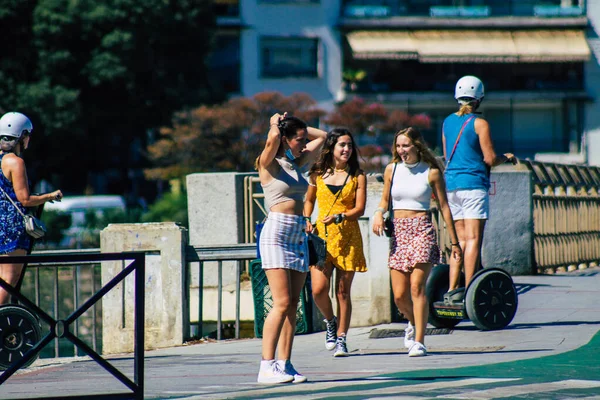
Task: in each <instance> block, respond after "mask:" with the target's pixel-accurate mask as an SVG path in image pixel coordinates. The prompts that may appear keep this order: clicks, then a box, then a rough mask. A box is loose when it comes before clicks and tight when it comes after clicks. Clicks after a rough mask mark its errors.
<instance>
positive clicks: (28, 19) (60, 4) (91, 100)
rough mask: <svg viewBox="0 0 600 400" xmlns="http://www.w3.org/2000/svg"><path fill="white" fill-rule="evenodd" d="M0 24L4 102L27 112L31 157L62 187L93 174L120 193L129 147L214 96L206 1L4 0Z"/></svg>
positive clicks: (136, 159) (135, 164)
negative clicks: (207, 61)
mask: <svg viewBox="0 0 600 400" xmlns="http://www.w3.org/2000/svg"><path fill="white" fill-rule="evenodd" d="M0 25H1V26H2V27H3V28H4V29H6V32H5V33H3V40H2V41H1V42H0V54H2V57H1V58H0V99H2V100H0V108H2V109H4V110H10V109H17V110H21V111H23V112H25V113H27V114H29V115H31V117H32V119H33V122H34V126H35V131H36V133H35V134H34V141H33V142H32V147H31V150H30V151H28V154H27V157H28V165H29V166H30V167H32V166H33V167H39V168H34V169H35V170H36V171H37V172H38V174H37V176H36V178H38V179H41V178H45V179H49V180H50V181H54V182H57V181H59V182H60V185H61V188H62V189H64V190H67V191H69V190H71V191H79V192H80V191H82V189H83V188H84V187H85V186H86V184H89V183H91V182H89V174H90V173H94V172H96V173H104V174H106V175H107V176H109V177H110V176H113V177H114V183H115V185H114V186H109V187H107V188H106V190H107V191H113V192H123V191H124V190H125V188H127V187H129V184H128V183H127V179H126V178H127V176H128V175H131V174H132V172H131V170H130V169H131V168H140V167H141V166H144V165H145V161H144V158H143V157H142V156H141V154H140V152H139V151H135V150H134V151H133V152H132V149H136V148H137V149H143V148H144V147H145V144H146V138H147V136H148V133H149V132H151V131H152V129H154V128H157V127H160V126H164V125H168V124H169V123H170V121H171V117H172V113H173V112H174V111H175V110H181V109H185V108H187V107H190V106H197V105H198V104H200V103H201V102H204V101H207V100H208V99H210V98H211V93H212V92H211V87H210V85H209V83H208V81H207V79H206V74H205V63H204V59H205V56H206V54H207V53H208V52H209V50H210V43H211V35H212V30H213V28H214V26H215V18H214V15H213V13H212V1H195V0H107V1H102V2H99V1H95V0H78V1H71V0H0ZM59 175H60V178H57V176H59ZM57 183H58V182H57Z"/></svg>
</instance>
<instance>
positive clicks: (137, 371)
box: [0, 252, 145, 399]
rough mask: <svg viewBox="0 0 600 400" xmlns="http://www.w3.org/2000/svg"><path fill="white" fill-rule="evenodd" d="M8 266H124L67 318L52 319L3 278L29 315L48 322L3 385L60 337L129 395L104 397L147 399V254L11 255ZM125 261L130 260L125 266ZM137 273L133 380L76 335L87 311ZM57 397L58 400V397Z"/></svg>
mask: <svg viewBox="0 0 600 400" xmlns="http://www.w3.org/2000/svg"><path fill="white" fill-rule="evenodd" d="M3 261H4V262H5V263H19V264H20V263H25V264H27V268H28V269H31V268H39V267H40V266H49V265H60V266H71V267H72V266H77V265H82V264H87V263H99V262H102V261H121V262H123V263H124V265H123V270H122V271H121V272H120V273H118V274H117V275H116V276H115V277H114V278H113V279H111V280H110V281H109V282H108V283H107V284H106V285H104V286H103V287H102V288H100V289H99V290H98V291H97V292H95V293H93V294H92V295H91V296H90V298H89V299H87V300H86V301H85V302H83V304H81V305H80V306H79V307H76V309H75V310H74V311H73V312H72V313H70V314H69V315H68V316H67V317H66V318H64V319H61V318H56V317H52V316H50V315H49V314H48V313H46V311H44V310H43V309H41V308H40V307H38V305H37V304H35V303H34V302H33V301H31V300H30V299H29V298H28V297H27V296H25V295H24V294H23V293H21V292H20V291H19V290H18V289H16V288H13V287H12V286H11V285H9V284H8V283H6V282H5V281H4V280H2V279H0V286H2V287H3V288H4V289H5V290H6V291H7V292H8V293H9V294H10V295H11V296H12V297H13V299H17V300H18V301H19V303H20V304H21V305H22V306H23V307H25V308H26V309H27V310H29V311H30V312H32V313H34V314H35V315H36V316H37V318H39V319H40V320H41V321H42V322H44V323H45V325H46V328H47V329H43V330H44V331H46V334H45V335H44V336H43V337H42V339H41V340H39V341H38V342H37V343H36V344H35V345H34V346H33V347H31V348H30V349H29V350H27V351H26V352H25V353H24V354H23V355H22V356H21V358H18V359H17V360H15V361H14V362H12V363H11V364H10V366H9V367H8V368H7V369H6V370H5V371H4V372H3V373H2V375H0V385H1V384H2V383H4V382H5V381H6V380H7V379H9V378H10V377H11V376H12V375H13V374H14V373H15V372H16V371H17V370H18V369H20V368H21V367H23V366H24V365H25V364H27V362H29V361H30V360H32V359H33V358H34V357H36V356H37V355H38V354H39V353H40V352H41V350H42V349H43V348H44V347H45V346H46V345H48V344H49V343H50V342H51V341H52V340H54V339H57V338H65V339H67V340H69V341H70V342H72V343H73V344H74V345H75V346H76V347H77V348H79V349H81V350H82V351H83V352H84V353H85V354H86V355H88V356H90V357H91V358H92V359H93V360H94V361H96V362H97V363H98V364H100V366H102V367H103V368H104V369H105V370H106V371H108V372H109V373H110V374H111V375H112V376H114V377H115V378H117V379H118V380H119V381H120V382H121V383H123V384H124V385H125V386H126V387H127V388H129V389H130V390H131V392H130V393H110V394H108V393H107V394H102V395H101V396H102V397H103V398H121V399H143V398H144V313H145V307H144V303H145V292H144V290H145V287H144V279H145V254H144V253H142V252H124V253H103V254H98V253H80V254H67V253H60V252H57V253H55V254H45V255H28V256H10V257H6V258H5V259H4V260H3ZM126 261H130V263H129V264H128V265H125V262H126ZM132 272H135V279H134V291H135V295H134V296H135V300H134V322H133V324H134V329H133V331H134V356H133V361H134V365H133V381H132V380H131V379H130V378H129V377H127V376H126V375H125V374H124V373H122V372H121V371H119V370H118V369H117V368H115V367H114V366H113V365H112V364H111V363H109V362H108V361H107V360H105V359H104V358H103V357H102V356H101V355H100V354H99V353H98V352H97V351H95V349H94V348H93V347H90V346H89V345H88V344H87V343H85V341H83V340H82V339H80V338H79V337H78V334H77V328H76V327H77V320H78V319H79V318H81V316H82V315H84V314H85V313H86V312H87V311H88V310H90V309H91V308H93V307H94V306H95V304H96V303H97V302H98V301H99V300H100V299H102V297H104V295H106V294H107V293H108V292H109V291H111V290H112V289H113V288H114V287H115V286H117V285H118V284H119V283H121V282H122V281H124V279H125V278H126V277H127V276H128V275H129V274H131V273H132ZM55 398H58V397H55ZM61 398H74V397H71V396H62V397H61ZM76 398H78V399H85V398H98V394H94V395H78V396H76Z"/></svg>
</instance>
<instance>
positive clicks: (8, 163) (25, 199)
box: [0, 112, 62, 304]
mask: <svg viewBox="0 0 600 400" xmlns="http://www.w3.org/2000/svg"><path fill="white" fill-rule="evenodd" d="M32 131H33V124H32V123H31V121H30V120H29V118H27V117H26V116H25V115H23V114H21V113H18V112H9V113H6V114H4V115H3V116H2V118H0V150H1V151H0V166H1V169H2V173H1V174H0V188H1V190H0V255H3V256H6V255H8V256H23V255H25V254H27V250H28V249H29V246H30V241H31V240H32V239H31V238H30V237H29V236H28V235H27V232H26V231H25V223H24V221H23V216H22V215H21V214H20V212H22V213H25V212H26V210H25V207H35V206H38V205H40V204H43V203H45V202H47V201H54V200H60V199H61V198H62V192H61V191H60V190H56V191H54V192H52V193H46V194H42V195H32V194H30V193H29V183H28V181H27V170H26V169H25V162H24V161H23V159H22V158H21V153H22V152H23V151H24V150H25V149H26V148H27V146H29V141H30V139H31V133H32ZM7 197H8V198H7ZM11 200H12V201H11ZM13 203H14V204H13ZM16 207H18V208H19V211H20V212H19V211H17V208H16ZM22 269H23V264H12V263H2V262H0V278H2V279H3V280H4V281H6V282H8V283H9V284H11V285H12V286H15V285H16V284H17V282H18V281H19V278H20V277H21V271H22ZM9 297H10V296H9V294H8V292H7V291H6V290H4V289H3V288H0V304H5V303H7V302H8V301H9Z"/></svg>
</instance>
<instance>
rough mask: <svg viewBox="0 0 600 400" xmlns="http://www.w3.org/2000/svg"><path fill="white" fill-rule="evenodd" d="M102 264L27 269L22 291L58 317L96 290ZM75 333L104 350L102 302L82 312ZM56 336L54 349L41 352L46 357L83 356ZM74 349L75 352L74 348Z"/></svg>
mask: <svg viewBox="0 0 600 400" xmlns="http://www.w3.org/2000/svg"><path fill="white" fill-rule="evenodd" d="M72 254H100V249H82V250H63V251H60V250H43V251H34V252H33V253H32V255H72ZM100 269H101V267H100V263H99V262H96V261H89V262H86V263H80V264H77V265H74V264H71V265H70V266H65V265H63V264H62V263H52V264H47V265H39V266H37V267H35V268H26V269H25V275H24V277H23V280H22V283H21V286H20V289H19V290H20V292H21V294H22V295H24V296H26V297H27V298H29V299H31V300H33V302H34V303H35V305H36V306H37V307H40V308H41V309H43V310H45V311H46V313H48V314H49V315H52V317H53V318H55V319H58V318H60V317H64V316H66V315H68V314H69V313H71V312H73V311H74V310H75V309H77V308H78V307H79V306H80V305H81V299H84V298H87V297H89V296H91V295H92V294H93V293H95V292H96V290H97V288H98V287H99V286H100V280H101V278H100V277H101V270H100ZM73 329H74V331H73V332H74V333H75V334H76V335H78V336H79V337H83V338H84V339H85V340H86V341H87V342H90V343H91V346H92V349H93V350H94V351H97V352H101V351H102V304H101V303H98V304H94V305H93V306H92V308H91V310H90V311H89V312H88V313H86V314H84V315H82V316H81V317H80V318H79V319H77V321H75V324H74V326H73ZM65 342H66V341H64V340H61V339H60V338H58V337H57V338H55V339H54V344H53V348H45V349H44V351H43V352H42V354H41V357H42V358H47V357H66V356H67V357H68V356H71V355H75V356H77V355H81V354H80V352H79V351H78V350H77V346H76V345H74V344H72V347H71V348H69V346H70V344H69V343H65ZM71 350H72V351H71Z"/></svg>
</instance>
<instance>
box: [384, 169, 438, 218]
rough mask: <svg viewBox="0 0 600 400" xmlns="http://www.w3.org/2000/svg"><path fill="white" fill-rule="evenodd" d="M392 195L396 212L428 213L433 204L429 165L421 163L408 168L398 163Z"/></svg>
mask: <svg viewBox="0 0 600 400" xmlns="http://www.w3.org/2000/svg"><path fill="white" fill-rule="evenodd" d="M391 194H392V207H393V209H394V210H415V211H428V210H429V206H430V203H431V186H430V185H429V164H427V163H426V162H424V161H420V162H419V163H418V164H417V165H416V166H414V167H413V168H408V167H407V166H406V165H405V164H404V163H397V164H396V172H395V173H394V178H393V180H392V193H391Z"/></svg>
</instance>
